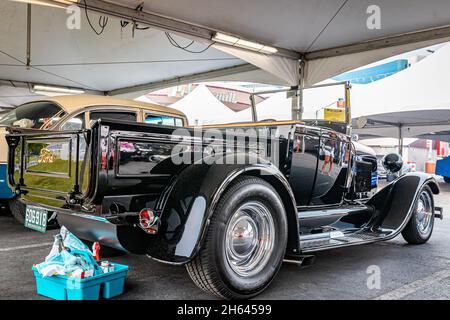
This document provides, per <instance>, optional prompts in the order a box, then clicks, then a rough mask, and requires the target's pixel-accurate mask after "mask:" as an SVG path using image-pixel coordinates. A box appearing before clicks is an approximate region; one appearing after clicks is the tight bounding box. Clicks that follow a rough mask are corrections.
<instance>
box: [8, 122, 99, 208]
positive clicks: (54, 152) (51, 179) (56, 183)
mask: <svg viewBox="0 0 450 320" xmlns="http://www.w3.org/2000/svg"><path fill="white" fill-rule="evenodd" d="M89 135H90V132H89V131H63V132H57V131H29V130H25V129H21V130H18V129H11V134H9V135H8V136H7V141H8V144H9V156H8V173H9V183H10V185H11V187H13V189H14V190H15V192H16V193H17V194H20V195H21V197H23V198H24V199H25V200H29V201H32V202H38V203H41V204H46V205H50V206H57V207H61V205H64V204H65V203H70V204H76V203H79V202H81V200H82V198H83V194H85V193H86V192H87V191H88V185H89V184H88V183H89V179H88V178H89V156H88V153H89Z"/></svg>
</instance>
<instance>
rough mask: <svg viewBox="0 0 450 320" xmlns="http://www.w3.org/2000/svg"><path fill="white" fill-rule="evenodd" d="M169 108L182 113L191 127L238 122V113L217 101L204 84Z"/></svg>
mask: <svg viewBox="0 0 450 320" xmlns="http://www.w3.org/2000/svg"><path fill="white" fill-rule="evenodd" d="M169 107H171V108H174V109H177V110H180V111H182V112H183V113H184V114H185V115H186V117H187V118H188V121H189V125H206V124H218V123H224V122H225V123H227V122H237V119H236V113H235V112H234V111H233V110H231V109H230V108H228V107H227V106H226V105H224V104H223V103H222V102H220V101H219V100H217V98H216V97H215V96H214V95H213V94H212V93H211V91H209V90H208V88H207V87H206V86H205V85H203V84H201V85H199V86H197V88H195V89H194V90H192V92H191V93H189V94H188V95H186V96H185V97H183V98H182V99H180V100H178V101H177V102H175V103H173V104H171V105H170V106H169Z"/></svg>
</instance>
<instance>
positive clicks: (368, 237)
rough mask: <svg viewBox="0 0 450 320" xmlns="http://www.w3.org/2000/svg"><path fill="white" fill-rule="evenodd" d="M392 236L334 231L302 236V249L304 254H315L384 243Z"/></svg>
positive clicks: (383, 233)
mask: <svg viewBox="0 0 450 320" xmlns="http://www.w3.org/2000/svg"><path fill="white" fill-rule="evenodd" d="M390 234H392V230H389V231H388V232H372V231H364V232H355V233H350V234H343V233H342V232H340V231H332V232H327V233H324V234H317V235H315V234H314V235H306V236H300V248H301V250H302V252H303V253H308V252H315V251H320V250H326V249H332V248H339V247H346V246H352V245H358V244H363V243H371V242H376V241H382V240H384V239H385V238H386V237H387V236H389V235H390Z"/></svg>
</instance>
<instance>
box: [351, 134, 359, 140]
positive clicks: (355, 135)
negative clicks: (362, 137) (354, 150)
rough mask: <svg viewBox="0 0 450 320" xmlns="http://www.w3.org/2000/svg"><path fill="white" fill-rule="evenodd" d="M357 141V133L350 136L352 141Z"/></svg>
mask: <svg viewBox="0 0 450 320" xmlns="http://www.w3.org/2000/svg"><path fill="white" fill-rule="evenodd" d="M358 140H359V135H358V134H357V133H354V134H352V141H356V142H358Z"/></svg>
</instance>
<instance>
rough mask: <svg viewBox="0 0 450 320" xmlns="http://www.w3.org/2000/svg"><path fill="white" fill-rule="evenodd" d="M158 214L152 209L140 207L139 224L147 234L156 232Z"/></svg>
mask: <svg viewBox="0 0 450 320" xmlns="http://www.w3.org/2000/svg"><path fill="white" fill-rule="evenodd" d="M158 220H159V218H158V216H156V215H155V213H154V212H153V211H152V210H149V209H142V210H141V212H139V226H140V227H141V228H142V230H144V231H145V232H147V233H149V234H155V233H157V232H158Z"/></svg>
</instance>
